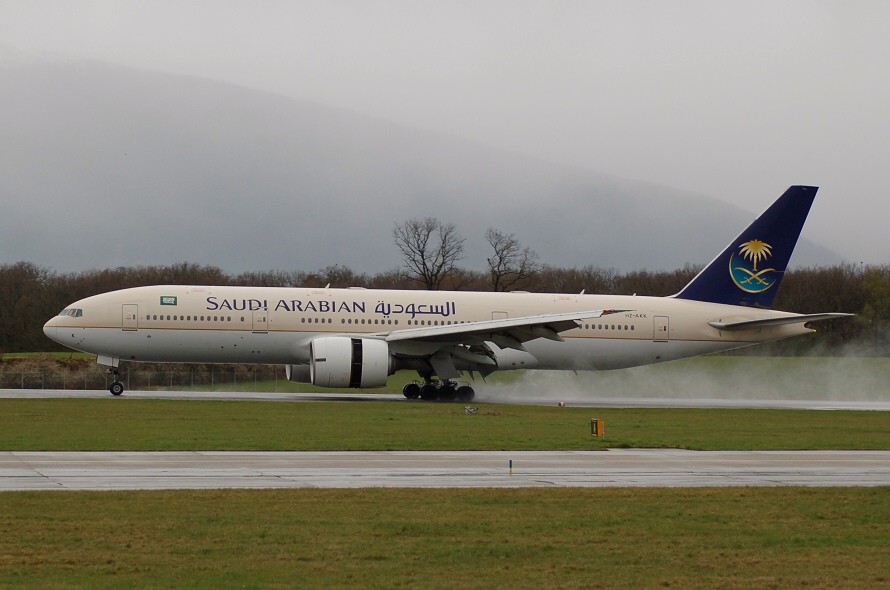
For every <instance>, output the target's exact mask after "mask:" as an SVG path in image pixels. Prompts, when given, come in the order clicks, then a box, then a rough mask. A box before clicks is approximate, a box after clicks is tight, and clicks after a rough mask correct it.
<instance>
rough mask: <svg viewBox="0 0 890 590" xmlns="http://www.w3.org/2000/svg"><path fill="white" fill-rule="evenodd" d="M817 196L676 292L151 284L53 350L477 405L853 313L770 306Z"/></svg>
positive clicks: (111, 305)
mask: <svg viewBox="0 0 890 590" xmlns="http://www.w3.org/2000/svg"><path fill="white" fill-rule="evenodd" d="M817 190H818V188H817V187H814V186H792V187H790V188H789V189H788V190H787V191H785V193H784V194H782V196H781V197H779V198H778V199H777V200H776V201H775V202H774V203H773V204H772V205H771V206H770V207H769V208H768V209H767V210H766V211H765V212H764V213H762V214H761V215H760V216H759V217H758V218H757V219H755V220H754V222H753V223H751V225H749V226H748V227H747V228H746V229H745V230H743V231H742V232H741V233H740V234H739V235H738V237H736V238H735V239H734V240H733V241H732V242H730V243H729V244H728V245H727V246H726V248H725V249H724V250H723V251H722V252H720V254H718V255H717V256H716V257H715V258H714V259H713V260H712V261H711V262H710V263H709V264H708V265H707V266H705V267H704V269H703V270H702V271H701V272H699V273H698V274H697V275H696V276H695V277H694V278H693V279H692V280H691V281H690V282H689V284H687V285H686V286H685V287H684V288H683V289H682V290H680V291H679V292H678V293H676V294H675V295H671V296H669V297H647V296H637V295H635V294H634V295H594V294H584V292H583V291H582V292H581V293H580V294H553V293H528V292H510V293H500V292H469V291H400V290H378V289H364V288H346V289H331V288H296V287H294V288H291V287H224V286H182V285H156V286H146V287H134V288H130V289H123V290H118V291H112V292H108V293H103V294H99V295H94V296H92V297H87V298H85V299H81V300H80V301H76V302H74V303H72V304H71V305H69V306H68V307H66V308H65V309H64V310H62V312H61V313H59V314H58V315H57V316H55V317H53V318H51V319H50V320H49V321H48V322H46V324H45V326H44V328H43V330H44V332H45V333H46V335H47V336H48V337H49V338H51V339H52V340H54V341H56V342H58V343H61V344H63V345H65V346H67V347H69V348H73V349H75V350H79V351H83V352H88V353H92V354H95V355H96V360H97V362H98V363H99V364H101V365H104V366H107V367H109V371H110V372H112V373H113V374H114V376H115V378H114V382H113V383H112V384H111V386H110V387H109V391H110V392H111V393H112V394H113V395H120V394H122V393H123V391H124V385H123V383H121V382H120V380H119V377H118V376H119V365H120V362H121V361H135V362H165V363H256V364H282V365H284V367H285V373H286V375H287V378H288V379H290V380H291V381H295V382H298V383H312V384H314V385H317V386H321V387H325V388H374V387H381V386H383V385H385V384H386V381H387V377H388V376H390V375H392V374H394V373H395V372H396V371H400V370H413V371H417V373H418V374H419V375H420V377H421V378H422V379H423V382H422V383H419V382H417V381H415V382H412V383H408V384H407V385H405V387H404V389H403V394H404V396H405V397H407V398H409V399H416V398H421V399H424V400H434V399H445V400H460V401H469V400H472V399H473V397H474V395H475V391H474V390H473V388H472V387H471V386H470V385H466V384H464V385H461V384H459V383H458V382H457V381H455V380H456V379H458V378H460V377H461V376H462V375H463V374H464V373H469V374H470V376H471V377H474V375H475V373H478V374H479V375H481V376H482V378H483V379H484V378H485V377H486V376H488V375H490V374H491V373H493V372H495V371H504V370H515V369H545V370H571V371H579V370H584V371H597V370H607V369H619V368H625V367H634V366H639V365H647V364H652V363H659V362H664V361H669V360H675V359H682V358H687V357H692V356H698V355H704V354H710V353H716V352H721V351H727V350H732V349H735V348H741V347H744V346H750V345H754V344H758V343H762V342H768V341H773V340H779V339H783V338H788V337H792V336H798V335H802V334H808V333H812V332H814V330H813V329H812V327H811V323H812V322H816V321H821V320H828V319H832V318H839V317H846V316H849V315H852V314H846V313H817V314H796V313H790V312H784V311H775V310H772V309H770V308H771V306H772V302H773V300H774V298H775V296H776V292H777V290H778V288H779V284H780V283H781V281H782V278H783V276H784V273H785V269H786V267H787V265H788V261H789V259H790V258H791V253H792V250H793V249H794V246H795V244H796V243H797V239H798V237H799V236H800V232H801V230H802V228H803V224H804V222H805V220H806V217H807V215H808V213H809V210H810V207H811V205H812V203H813V199H814V198H815V196H816V191H817Z"/></svg>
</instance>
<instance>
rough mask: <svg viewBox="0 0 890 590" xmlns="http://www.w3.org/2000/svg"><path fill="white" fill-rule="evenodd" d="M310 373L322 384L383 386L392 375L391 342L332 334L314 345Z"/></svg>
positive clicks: (311, 348) (319, 384) (316, 340)
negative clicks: (389, 343)
mask: <svg viewBox="0 0 890 590" xmlns="http://www.w3.org/2000/svg"><path fill="white" fill-rule="evenodd" d="M309 350H310V354H309V357H310V358H309V374H310V380H311V382H312V384H313V385H318V386H319V387H381V386H383V385H386V378H387V376H389V374H390V368H391V358H390V354H389V345H388V344H387V343H386V342H384V341H383V340H375V339H373V338H349V337H348V336H330V337H327V338H316V339H315V340H313V341H312V343H311V345H310V348H309Z"/></svg>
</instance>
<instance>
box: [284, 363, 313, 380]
mask: <svg viewBox="0 0 890 590" xmlns="http://www.w3.org/2000/svg"><path fill="white" fill-rule="evenodd" d="M311 372H312V371H310V370H309V365H284V374H285V376H286V377H287V380H288V381H293V382H294V383H312V375H311Z"/></svg>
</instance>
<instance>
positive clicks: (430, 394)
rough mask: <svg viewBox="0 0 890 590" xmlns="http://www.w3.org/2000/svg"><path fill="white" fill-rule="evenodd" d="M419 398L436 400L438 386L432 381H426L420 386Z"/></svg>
mask: <svg viewBox="0 0 890 590" xmlns="http://www.w3.org/2000/svg"><path fill="white" fill-rule="evenodd" d="M420 399H424V400H436V399H439V388H438V387H436V386H435V385H433V384H432V383H427V384H426V385H424V386H423V387H421V388H420Z"/></svg>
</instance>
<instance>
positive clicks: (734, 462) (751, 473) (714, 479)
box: [0, 449, 890, 490]
mask: <svg viewBox="0 0 890 590" xmlns="http://www.w3.org/2000/svg"><path fill="white" fill-rule="evenodd" d="M511 461H512V474H511V468H510V462H511ZM887 485H890V451H759V452H737V451H684V450H676V449H655V450H650V449H618V450H609V451H568V452H563V451H523V452H509V451H498V452H489V451H463V452H450V451H449V452H410V451H400V452H392V451H377V452H151V453H139V452H2V453H0V490H139V489H207V488H359V487H417V488H466V487H491V488H518V487H578V486H580V487H618V486H639V487H701V486H721V487H725V486H887Z"/></svg>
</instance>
